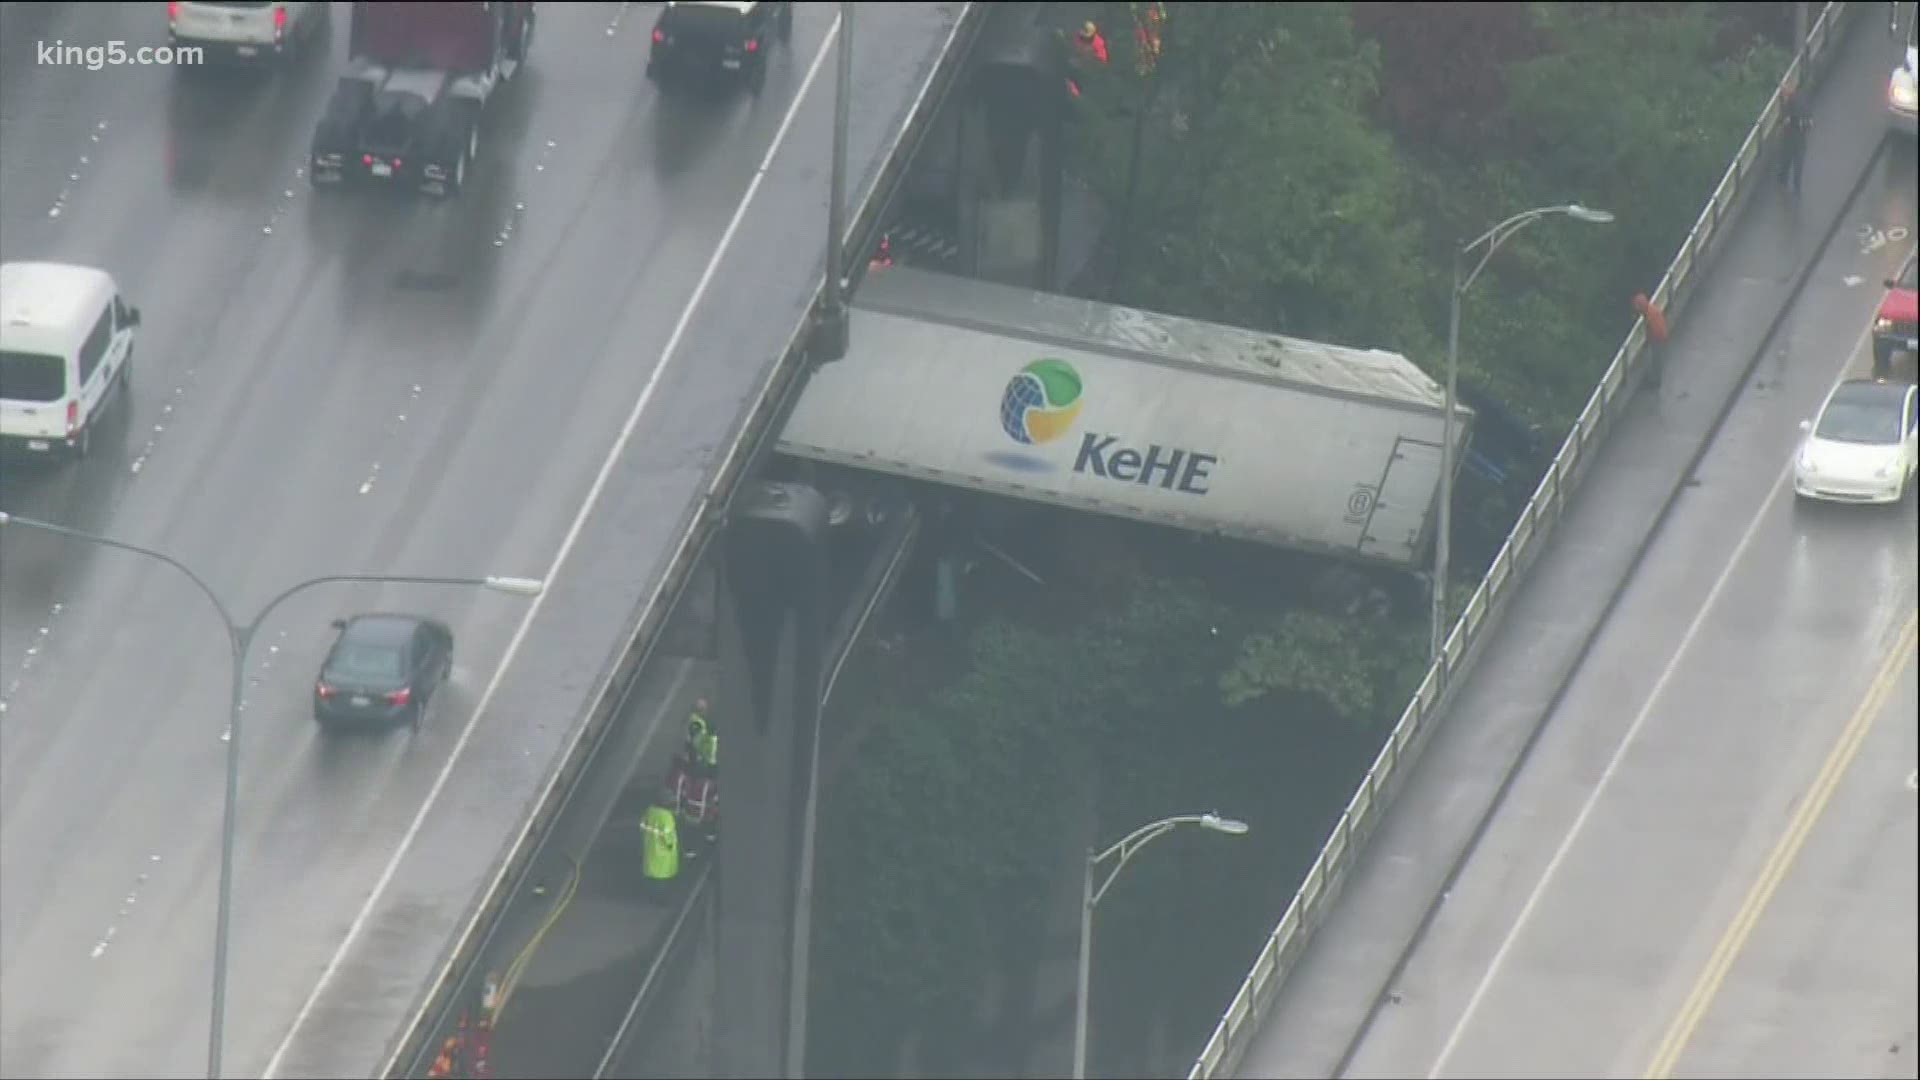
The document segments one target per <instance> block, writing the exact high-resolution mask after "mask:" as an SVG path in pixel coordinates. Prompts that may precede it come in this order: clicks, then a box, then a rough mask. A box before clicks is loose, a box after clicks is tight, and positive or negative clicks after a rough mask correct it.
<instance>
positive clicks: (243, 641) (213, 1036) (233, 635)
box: [0, 512, 545, 1080]
mask: <svg viewBox="0 0 1920 1080" xmlns="http://www.w3.org/2000/svg"><path fill="white" fill-rule="evenodd" d="M6 525H19V526H21V527H23V528H28V529H35V530H38V531H40V532H46V533H52V534H54V535H56V536H64V537H67V538H68V539H71V540H80V541H84V542H86V543H89V544H98V545H100V546H102V547H110V548H118V549H119V550H121V551H127V552H132V553H133V554H135V555H144V556H146V557H147V558H149V559H157V560H158V561H160V562H163V563H166V564H167V565H168V566H171V567H173V568H174V569H175V570H178V571H179V572H180V573H181V574H183V575H185V577H186V578H187V580H188V581H190V582H192V583H193V586H194V588H196V589H199V590H200V592H201V594H202V595H204V596H205V597H206V598H207V601H208V602H209V603H211V604H212V605H213V608H214V610H215V611H216V612H218V613H219V615H220V619H221V621H222V622H224V623H225V624H226V628H227V648H228V650H229V652H230V654H231V665H232V668H233V671H232V674H233V679H232V683H231V684H230V690H229V696H228V699H227V778H226V779H227V791H226V805H225V807H224V808H223V810H222V812H221V816H220V885H219V892H218V894H217V901H216V909H215V915H214V930H213V1002H212V1018H211V1020H210V1021H209V1024H208V1031H207V1080H220V1075H221V1074H220V1055H221V1048H222V1045H223V1043H224V1037H225V1029H226V1013H227V941H228V930H229V927H230V925H231V921H232V914H233V854H234V837H235V831H236V830H235V825H236V819H237V814H238V809H239V801H240V714H241V703H242V698H243V696H244V695H245V693H246V673H247V653H248V651H249V650H250V649H251V648H252V646H253V639H254V636H255V634H256V633H258V632H259V629H260V627H261V626H262V625H263V624H264V623H265V622H266V621H267V617H268V616H269V615H272V614H273V611H274V609H275V608H278V607H279V606H280V605H281V604H283V603H285V602H286V601H287V600H290V599H292V598H293V597H294V596H296V595H298V594H299V593H302V592H305V591H306V590H308V589H311V588H314V587H315V586H319V585H332V584H338V583H342V582H359V583H374V584H380V585H463V586H470V587H474V586H477V587H480V588H486V589H492V590H494V591H495V592H504V593H511V594H514V595H518V596H536V595H538V594H539V593H540V591H541V590H542V589H543V588H544V587H545V583H544V582H541V581H539V580H538V579H535V578H517V577H477V578H476V577H422V576H416V575H402V574H326V575H323V576H321V577H314V578H308V579H307V580H305V581H301V582H297V583H295V584H293V585H290V586H288V587H287V588H285V589H282V590H281V591H280V593H279V594H278V595H276V596H275V597H274V598H273V599H271V600H269V601H267V603H266V605H265V606H264V607H262V608H261V609H260V611H259V613H258V614H256V615H255V616H254V617H253V618H252V619H251V620H250V621H248V622H247V623H245V624H244V625H243V624H241V623H239V622H237V621H235V619H234V617H233V613H232V611H231V610H230V609H228V607H227V605H226V604H225V603H223V602H222V601H221V599H220V594H218V593H216V592H214V590H213V587H212V586H211V585H208V584H207V582H206V580H205V579H203V578H202V577H201V576H200V575H199V574H196V573H194V571H193V569H192V568H191V567H189V566H187V565H186V564H185V563H183V562H181V561H180V560H178V559H176V558H174V557H173V556H171V555H168V554H167V553H166V552H163V551H155V550H153V549H152V548H146V547H141V546H140V545H138V544H129V543H127V542H125V541H123V540H115V539H113V538H112V537H110V536H101V535H99V534H97V533H90V532H84V531H82V530H79V529H69V528H67V527H66V526H64V525H55V524H53V523H52V522H47V521H39V520H36V519H34V518H25V517H20V516H18V515H16V514H8V513H4V512H0V526H6Z"/></svg>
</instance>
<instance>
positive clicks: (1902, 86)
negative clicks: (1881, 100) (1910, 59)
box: [1887, 68, 1914, 109]
mask: <svg viewBox="0 0 1920 1080" xmlns="http://www.w3.org/2000/svg"><path fill="white" fill-rule="evenodd" d="M1887 101H1888V102H1889V103H1891V104H1893V105H1895V106H1897V107H1898V108H1902V109H1911V108H1913V107H1914V89H1913V75H1912V73H1911V72H1908V71H1907V70H1906V69H1904V68H1902V69H1901V70H1899V71H1896V72H1894V73H1893V79H1892V80H1891V81H1889V82H1888V83H1887Z"/></svg>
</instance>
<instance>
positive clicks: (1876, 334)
mask: <svg viewBox="0 0 1920 1080" xmlns="http://www.w3.org/2000/svg"><path fill="white" fill-rule="evenodd" d="M1913 262H1914V253H1913V252H1911V251H1909V252H1907V261H1906V264H1905V265H1903V266H1902V267H1901V268H1900V274H1899V276H1897V277H1891V278H1888V279H1887V295H1886V299H1884V300H1881V301H1880V311H1879V313H1878V314H1877V316H1876V317H1875V318H1874V320H1873V374H1874V377H1875V378H1880V377H1883V376H1885V375H1886V373H1887V371H1888V370H1889V369H1890V368H1891V367H1892V366H1893V358H1894V357H1895V356H1896V355H1898V354H1900V353H1903V352H1904V353H1906V354H1907V355H1908V356H1909V357H1915V354H1916V353H1920V299H1917V298H1916V296H1915V293H1914V266H1913ZM1916 359H1917V360H1920V358H1916Z"/></svg>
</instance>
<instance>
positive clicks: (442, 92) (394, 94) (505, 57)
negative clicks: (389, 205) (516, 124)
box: [307, 2, 534, 196]
mask: <svg viewBox="0 0 1920 1080" xmlns="http://www.w3.org/2000/svg"><path fill="white" fill-rule="evenodd" d="M352 18H353V24H352V27H351V30H350V36H349V38H348V42H349V45H348V55H349V56H350V58H351V59H350V60H349V61H348V65H347V70H346V72H345V74H343V75H341V76H340V81H339V83H338V84H337V85H336V86H335V87H334V90H333V97H332V98H331V99H329V100H328V102H327V110H326V112H325V113H324V114H323V115H322V116H321V117H320V123H319V126H318V127H317V128H316V129H315V130H314V134H313V150H312V158H311V161H310V162H309V164H308V170H307V173H308V177H309V178H310V179H311V181H312V182H313V183H314V184H315V185H316V186H319V185H331V184H339V183H342V182H346V181H365V182H372V183H380V184H398V185H401V186H405V187H411V188H416V189H418V190H420V191H422V192H425V193H426V194H429V195H435V196H448V195H452V194H454V193H455V192H457V191H459V190H460V188H461V187H462V186H463V185H464V184H465V183H466V179H467V168H468V166H470V165H471V164H472V163H473V161H474V158H475V157H476V156H477V155H478V154H479V152H480V132H481V119H482V117H483V116H484V115H485V111H486V107H487V103H488V102H490V101H492V100H493V96H494V94H495V93H497V92H498V91H499V90H500V88H501V87H502V86H504V85H505V84H506V83H507V82H509V81H511V80H512V78H513V76H514V75H515V74H516V73H518V72H519V70H520V65H521V64H522V63H524V62H525V60H526V56H527V47H528V45H530V44H531V43H532V40H533V27H534V15H533V5H532V4H530V3H507V4H482V3H395V2H388V3H369V2H359V3H355V4H354V5H353V15H352Z"/></svg>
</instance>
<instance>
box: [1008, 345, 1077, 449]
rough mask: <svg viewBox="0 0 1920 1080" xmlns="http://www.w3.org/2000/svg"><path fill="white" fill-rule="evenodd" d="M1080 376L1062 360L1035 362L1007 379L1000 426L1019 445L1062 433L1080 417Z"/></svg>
mask: <svg viewBox="0 0 1920 1080" xmlns="http://www.w3.org/2000/svg"><path fill="white" fill-rule="evenodd" d="M1080 389H1081V386H1080V373H1079V372H1077V371H1075V370H1073V365H1072V364H1069V363H1067V362H1066V361H1065V360H1050V359H1049V360H1035V361H1034V362H1033V363H1031V364H1028V365H1027V366H1026V367H1023V368H1021V369H1020V374H1018V375H1015V376H1014V377H1013V378H1011V379H1008V380H1007V389H1006V392H1005V393H1003V394H1001V395H1000V426H1001V427H1003V428H1005V429H1007V434H1008V435H1009V436H1011V437H1012V439H1013V441H1014V442H1017V443H1020V444H1021V445H1023V446H1033V445H1035V444H1037V443H1047V442H1052V441H1053V440H1055V439H1057V438H1059V437H1060V436H1062V435H1064V434H1066V432H1067V429H1068V428H1070V427H1072V426H1073V420H1074V417H1077V416H1079V415H1080Z"/></svg>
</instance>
